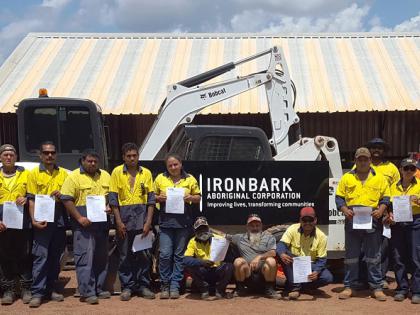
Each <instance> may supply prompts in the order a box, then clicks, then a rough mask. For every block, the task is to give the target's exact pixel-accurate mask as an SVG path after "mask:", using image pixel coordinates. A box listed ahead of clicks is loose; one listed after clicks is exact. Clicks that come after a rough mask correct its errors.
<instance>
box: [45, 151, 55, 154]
mask: <svg viewBox="0 0 420 315" xmlns="http://www.w3.org/2000/svg"><path fill="white" fill-rule="evenodd" d="M56 153H57V152H55V151H42V154H44V155H50V154H51V155H55V154H56Z"/></svg>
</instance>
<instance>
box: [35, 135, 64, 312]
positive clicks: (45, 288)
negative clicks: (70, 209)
mask: <svg viewBox="0 0 420 315" xmlns="http://www.w3.org/2000/svg"><path fill="white" fill-rule="evenodd" d="M39 158H40V160H41V163H40V164H39V166H38V167H35V168H34V169H33V170H32V171H31V172H30V173H29V176H28V199H29V214H30V216H31V219H32V227H33V228H34V234H33V247H32V255H33V267H32V277H33V283H32V288H31V291H32V299H31V301H30V302H29V307H33V308H35V307H39V306H40V305H41V302H42V299H51V300H53V301H57V302H60V301H63V300H64V297H63V295H62V294H59V293H57V292H56V290H55V288H54V285H55V282H56V281H57V280H58V274H59V273H60V258H61V255H62V254H63V252H64V247H65V242H66V227H67V224H68V216H67V212H66V210H65V208H64V206H63V203H62V202H61V201H60V197H61V193H60V190H61V186H62V185H63V183H64V180H65V179H66V177H67V171H66V170H65V169H63V168H61V167H58V166H57V154H56V147H55V145H54V143H52V142H50V141H46V142H44V143H42V144H41V146H40V155H39ZM36 195H44V196H45V195H47V196H50V197H51V198H53V199H54V200H55V212H54V221H53V222H47V221H37V220H36V219H35V202H36V201H35V200H36V199H35V196H36Z"/></svg>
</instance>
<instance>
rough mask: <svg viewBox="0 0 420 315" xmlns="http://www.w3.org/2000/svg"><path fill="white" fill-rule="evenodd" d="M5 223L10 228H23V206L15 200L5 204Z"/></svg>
mask: <svg viewBox="0 0 420 315" xmlns="http://www.w3.org/2000/svg"><path fill="white" fill-rule="evenodd" d="M3 223H4V225H5V226H6V228H8V229H17V230H22V229H23V206H18V205H17V204H16V203H15V202H13V201H6V202H5V203H4V204H3Z"/></svg>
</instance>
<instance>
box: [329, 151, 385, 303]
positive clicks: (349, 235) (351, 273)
mask: <svg viewBox="0 0 420 315" xmlns="http://www.w3.org/2000/svg"><path fill="white" fill-rule="evenodd" d="M355 160H356V168H355V169H354V170H351V171H350V172H348V173H346V174H344V175H343V177H342V178H341V180H340V182H339V184H338V187H337V192H336V204H337V209H340V210H341V211H342V212H343V213H344V215H345V217H346V219H345V246H346V258H345V277H344V287H345V289H344V291H343V292H341V293H340V295H339V298H340V299H348V298H350V297H351V296H352V289H353V288H354V287H355V286H356V284H357V281H358V278H359V259H360V253H361V250H362V248H363V249H364V250H365V260H366V263H367V268H368V283H369V286H370V287H371V289H372V290H373V296H374V297H375V298H376V299H377V300H379V301H385V300H386V296H385V295H384V293H383V289H382V271H381V252H380V246H381V236H382V217H383V215H384V212H385V211H386V210H387V206H388V205H389V196H390V193H389V185H388V182H387V180H386V179H385V177H384V176H383V175H381V174H379V173H377V172H375V170H374V169H373V168H372V167H371V166H370V165H371V154H370V152H369V150H368V149H367V148H359V149H357V151H356V154H355ZM362 207H363V208H362ZM368 208H370V211H371V216H372V226H371V228H365V229H358V228H356V227H354V226H353V224H354V223H355V222H354V216H355V211H356V209H357V210H360V212H362V211H365V210H366V209H368Z"/></svg>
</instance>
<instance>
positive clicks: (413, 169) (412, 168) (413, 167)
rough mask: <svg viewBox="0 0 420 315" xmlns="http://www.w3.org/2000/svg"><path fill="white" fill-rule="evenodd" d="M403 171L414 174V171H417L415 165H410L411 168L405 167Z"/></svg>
mask: <svg viewBox="0 0 420 315" xmlns="http://www.w3.org/2000/svg"><path fill="white" fill-rule="evenodd" d="M403 170H404V171H406V172H408V171H410V172H414V171H415V170H416V167H415V166H413V165H410V166H404V167H403Z"/></svg>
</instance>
